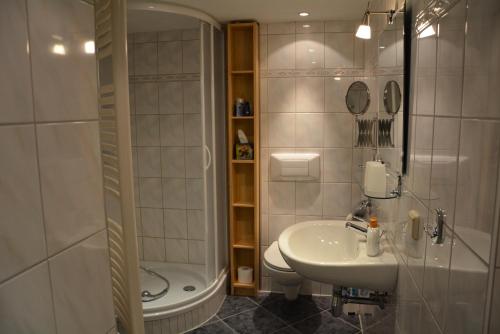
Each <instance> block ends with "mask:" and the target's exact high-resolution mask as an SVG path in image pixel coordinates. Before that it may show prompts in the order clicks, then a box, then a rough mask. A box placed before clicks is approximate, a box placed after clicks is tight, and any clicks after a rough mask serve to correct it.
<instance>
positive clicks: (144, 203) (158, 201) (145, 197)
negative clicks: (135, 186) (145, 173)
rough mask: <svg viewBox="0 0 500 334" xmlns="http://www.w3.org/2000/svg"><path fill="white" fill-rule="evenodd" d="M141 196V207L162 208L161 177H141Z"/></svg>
mask: <svg viewBox="0 0 500 334" xmlns="http://www.w3.org/2000/svg"><path fill="white" fill-rule="evenodd" d="M139 198H140V205H141V207H149V208H161V206H162V185H161V179H160V178H152V177H148V178H140V179H139Z"/></svg>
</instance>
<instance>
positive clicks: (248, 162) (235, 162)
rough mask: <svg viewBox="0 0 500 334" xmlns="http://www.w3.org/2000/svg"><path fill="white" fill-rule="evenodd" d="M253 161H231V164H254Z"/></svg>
mask: <svg viewBox="0 0 500 334" xmlns="http://www.w3.org/2000/svg"><path fill="white" fill-rule="evenodd" d="M254 163H255V160H236V159H233V164H254Z"/></svg>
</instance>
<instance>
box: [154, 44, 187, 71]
mask: <svg viewBox="0 0 500 334" xmlns="http://www.w3.org/2000/svg"><path fill="white" fill-rule="evenodd" d="M158 73H159V74H174V73H182V42H180V41H174V42H165V43H159V44H158Z"/></svg>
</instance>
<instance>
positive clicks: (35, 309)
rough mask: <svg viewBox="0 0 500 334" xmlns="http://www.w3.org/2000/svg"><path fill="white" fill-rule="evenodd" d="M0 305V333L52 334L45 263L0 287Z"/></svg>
mask: <svg viewBox="0 0 500 334" xmlns="http://www.w3.org/2000/svg"><path fill="white" fill-rule="evenodd" d="M33 296H36V298H33ZM0 305H2V312H1V313H0V332H2V333H16V334H18V333H19V334H29V333H55V332H56V323H55V319H54V312H53V304H52V292H51V287H50V281H49V269H48V265H47V262H43V263H41V264H39V265H37V266H35V267H33V268H31V269H29V270H28V271H26V272H24V273H22V274H20V275H18V276H16V277H15V278H13V279H10V280H9V281H6V282H4V283H2V284H0ZM103 333H104V332H103Z"/></svg>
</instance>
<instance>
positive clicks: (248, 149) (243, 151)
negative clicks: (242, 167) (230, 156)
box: [236, 143, 253, 160]
mask: <svg viewBox="0 0 500 334" xmlns="http://www.w3.org/2000/svg"><path fill="white" fill-rule="evenodd" d="M236 160H253V148H252V145H251V144H249V143H247V144H236Z"/></svg>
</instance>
